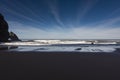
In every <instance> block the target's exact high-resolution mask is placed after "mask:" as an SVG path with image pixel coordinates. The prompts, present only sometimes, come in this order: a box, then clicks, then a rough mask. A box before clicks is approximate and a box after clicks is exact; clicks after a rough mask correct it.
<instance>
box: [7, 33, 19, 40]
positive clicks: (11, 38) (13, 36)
mask: <svg viewBox="0 0 120 80" xmlns="http://www.w3.org/2000/svg"><path fill="white" fill-rule="evenodd" d="M9 36H10V40H11V41H21V40H20V39H19V38H18V37H17V35H16V34H15V33H13V32H10V33H9Z"/></svg>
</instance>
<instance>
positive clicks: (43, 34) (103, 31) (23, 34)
mask: <svg viewBox="0 0 120 80" xmlns="http://www.w3.org/2000/svg"><path fill="white" fill-rule="evenodd" d="M9 24H10V30H12V31H13V32H15V33H16V34H17V35H18V36H19V37H20V38H21V39H120V36H119V34H120V28H118V27H116V28H100V27H99V28H97V27H96V28H85V27H84V28H71V29H69V30H67V31H65V30H64V31H59V30H56V29H53V30H52V31H45V30H42V29H40V28H35V27H33V26H29V28H28V27H27V25H23V24H20V23H18V22H9ZM66 32H67V33H66Z"/></svg>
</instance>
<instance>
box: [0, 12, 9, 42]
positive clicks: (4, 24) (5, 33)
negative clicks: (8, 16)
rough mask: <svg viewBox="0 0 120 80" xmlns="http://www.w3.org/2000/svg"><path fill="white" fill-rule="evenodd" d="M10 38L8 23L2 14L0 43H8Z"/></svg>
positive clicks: (0, 16)
mask: <svg viewBox="0 0 120 80" xmlns="http://www.w3.org/2000/svg"><path fill="white" fill-rule="evenodd" d="M8 38H9V32H8V23H7V22H6V21H5V19H4V17H3V15H2V14H0V42H7V41H8Z"/></svg>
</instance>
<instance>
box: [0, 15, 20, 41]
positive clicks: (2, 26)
mask: <svg viewBox="0 0 120 80" xmlns="http://www.w3.org/2000/svg"><path fill="white" fill-rule="evenodd" d="M8 28H9V27H8V23H7V22H6V21H5V19H4V16H3V15H2V14H1V13H0V42H8V41H21V40H20V39H19V38H18V37H17V35H16V34H15V33H13V32H10V33H9V32H8ZM9 39H10V40H9Z"/></svg>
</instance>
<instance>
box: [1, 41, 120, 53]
mask: <svg viewBox="0 0 120 80" xmlns="http://www.w3.org/2000/svg"><path fill="white" fill-rule="evenodd" d="M118 48H120V40H119V39H99V40H98V39H87V40H78V39H68V40H65V39H58V40H45V39H44V40H43V39H42V40H39V39H35V40H27V39H25V40H22V41H15V42H5V43H0V50H2V49H3V50H5V51H20V52H22V51H35V52H106V53H107V52H114V51H116V49H118Z"/></svg>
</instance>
